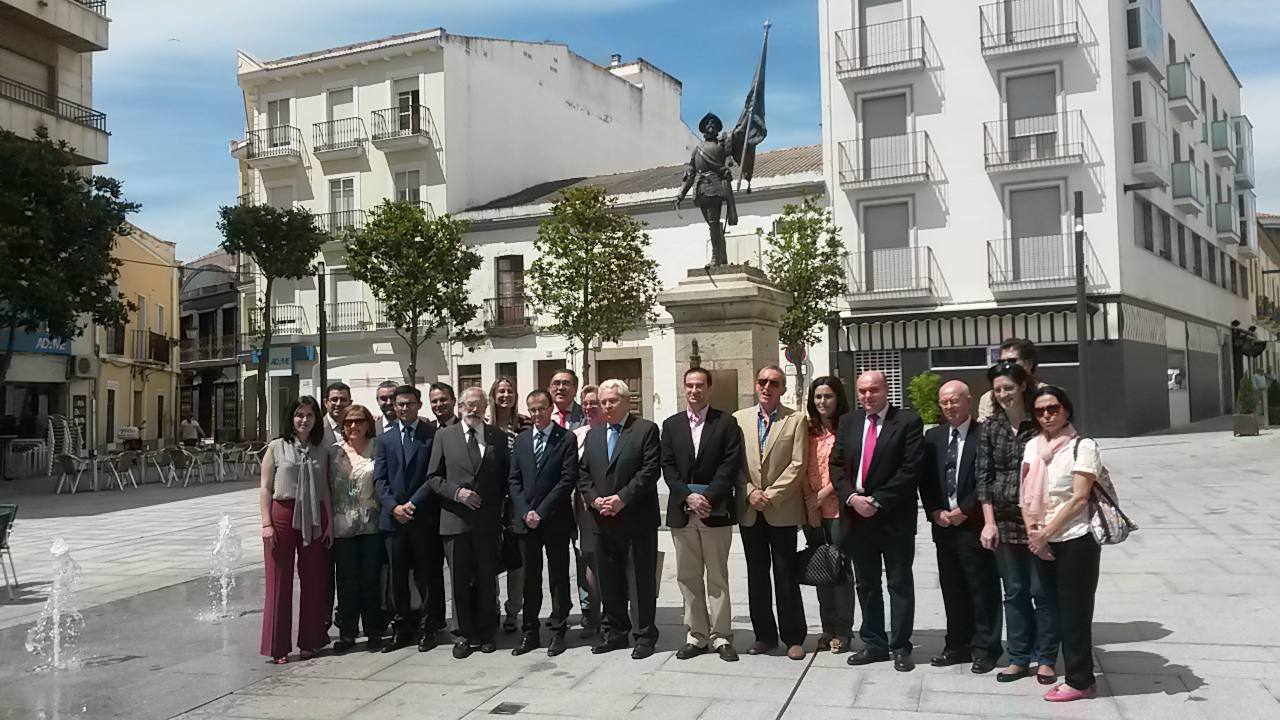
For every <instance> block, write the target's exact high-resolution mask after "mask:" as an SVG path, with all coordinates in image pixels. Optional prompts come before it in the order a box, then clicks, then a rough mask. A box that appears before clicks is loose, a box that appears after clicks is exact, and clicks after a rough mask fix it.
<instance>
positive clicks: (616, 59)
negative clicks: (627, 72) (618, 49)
mask: <svg viewBox="0 0 1280 720" xmlns="http://www.w3.org/2000/svg"><path fill="white" fill-rule="evenodd" d="M621 64H622V56H621V55H619V54H618V53H614V54H612V55H610V56H609V67H618V66H619V65H621Z"/></svg>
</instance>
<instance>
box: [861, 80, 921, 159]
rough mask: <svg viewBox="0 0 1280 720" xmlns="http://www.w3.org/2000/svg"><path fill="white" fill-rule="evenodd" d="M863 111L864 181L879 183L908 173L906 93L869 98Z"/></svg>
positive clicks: (862, 106) (908, 151)
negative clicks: (877, 181)
mask: <svg viewBox="0 0 1280 720" xmlns="http://www.w3.org/2000/svg"><path fill="white" fill-rule="evenodd" d="M861 109H862V137H863V140H862V176H863V178H864V179H866V180H878V179H881V178H892V177H898V176H901V175H907V174H909V173H910V169H909V168H910V166H911V145H910V138H909V137H908V136H907V94H906V93H900V94H898V95H886V96H883V97H875V98H866V99H864V100H863V101H862V105H861Z"/></svg>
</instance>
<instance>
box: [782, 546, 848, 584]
mask: <svg viewBox="0 0 1280 720" xmlns="http://www.w3.org/2000/svg"><path fill="white" fill-rule="evenodd" d="M796 575H797V577H796V581H797V582H799V583H800V584H801V585H813V586H814V587H834V586H836V585H843V584H845V583H847V582H849V581H850V580H851V579H852V577H853V570H852V569H851V568H850V567H849V559H848V558H846V557H845V555H844V553H843V552H841V551H840V548H838V547H836V546H835V545H834V544H833V543H822V544H821V545H809V546H807V547H805V549H803V550H800V551H798V552H797V553H796Z"/></svg>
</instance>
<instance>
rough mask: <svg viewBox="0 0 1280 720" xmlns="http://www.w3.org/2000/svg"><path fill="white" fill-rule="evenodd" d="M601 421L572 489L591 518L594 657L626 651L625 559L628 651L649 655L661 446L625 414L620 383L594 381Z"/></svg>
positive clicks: (650, 428) (654, 433) (652, 428)
mask: <svg viewBox="0 0 1280 720" xmlns="http://www.w3.org/2000/svg"><path fill="white" fill-rule="evenodd" d="M599 397H600V406H601V408H602V409H603V411H604V417H605V424H604V425H601V426H599V427H595V428H592V429H591V430H590V431H589V432H588V433H587V439H586V443H585V445H586V447H585V449H584V450H583V453H582V464H581V467H580V468H579V473H578V490H579V492H581V493H582V498H583V500H584V501H585V502H586V504H587V507H588V508H590V511H591V515H592V517H593V518H594V519H595V525H596V528H595V540H596V553H597V557H596V562H597V563H598V565H599V570H600V572H599V576H598V579H599V582H600V597H601V600H602V601H603V605H604V622H603V624H602V630H603V631H604V640H603V641H602V642H601V643H600V644H598V645H596V646H595V647H594V648H592V649H591V652H592V653H595V654H597V655H598V654H601V653H607V652H609V651H611V650H621V649H623V648H625V647H627V645H628V644H629V643H628V640H627V633H628V632H630V631H631V630H632V625H631V617H630V615H629V614H628V612H627V595H628V590H629V588H628V585H627V561H628V560H630V561H631V563H632V566H633V567H634V568H635V581H636V592H635V598H634V599H635V610H636V619H637V621H638V624H639V627H637V628H635V640H636V646H635V649H634V650H632V651H631V657H633V658H635V659H637V660H642V659H644V658H647V657H649V656H650V655H652V654H653V648H654V645H655V644H656V643H657V641H658V626H657V621H656V614H657V600H658V581H657V577H656V575H657V564H658V526H659V525H661V524H662V517H661V513H660V511H659V510H658V476H659V475H660V474H661V467H662V448H661V444H660V443H659V439H658V426H657V425H655V424H653V423H652V422H650V421H648V420H645V419H644V418H638V417H635V416H633V415H631V413H630V409H631V401H630V398H631V391H630V390H629V389H628V388H627V384H626V383H625V382H623V381H621V380H605V381H604V382H602V383H600V389H599Z"/></svg>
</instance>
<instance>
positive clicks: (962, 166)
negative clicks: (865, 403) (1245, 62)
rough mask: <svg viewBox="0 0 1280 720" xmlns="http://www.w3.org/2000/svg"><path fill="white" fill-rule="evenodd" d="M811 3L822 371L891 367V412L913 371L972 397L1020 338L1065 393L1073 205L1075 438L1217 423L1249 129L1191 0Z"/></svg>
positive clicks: (1249, 195)
mask: <svg viewBox="0 0 1280 720" xmlns="http://www.w3.org/2000/svg"><path fill="white" fill-rule="evenodd" d="M819 5H820V33H821V59H822V67H821V72H822V112H823V117H822V126H823V163H824V169H825V170H824V172H825V176H826V182H827V185H828V187H830V188H831V198H832V207H833V211H834V214H835V221H836V224H837V225H838V226H840V227H841V228H843V229H844V231H845V233H846V243H847V245H848V249H849V251H850V284H851V286H852V288H853V291H854V297H853V302H852V303H851V305H852V310H851V311H850V312H848V313H846V314H845V315H844V317H843V318H842V320H841V323H840V325H839V326H838V327H834V328H832V334H833V339H834V342H833V346H834V349H835V351H834V352H833V353H832V356H831V363H832V365H833V367H836V368H837V369H838V370H839V371H840V373H841V374H842V375H844V376H846V377H852V376H853V375H854V374H855V373H856V372H858V371H859V370H861V369H865V368H879V369H883V370H885V371H887V372H888V373H889V375H890V377H891V378H892V380H893V386H894V395H895V400H897V401H901V400H904V399H905V398H902V396H901V395H902V389H904V388H905V385H906V382H907V380H908V379H909V378H910V377H911V376H913V375H915V374H918V373H920V372H923V371H926V370H929V369H933V370H936V371H938V372H940V373H942V374H943V375H944V376H950V377H960V378H963V379H966V380H967V381H969V382H970V384H971V385H973V386H974V387H977V388H983V387H985V385H986V380H985V375H984V373H983V370H984V369H985V368H986V366H987V365H988V363H989V357H990V356H989V351H990V349H991V348H992V346H996V345H998V344H999V343H1000V342H1001V341H1002V340H1003V339H1004V338H1007V337H1009V336H1015V335H1016V336H1023V337H1027V338H1029V339H1031V340H1033V341H1035V342H1036V343H1037V344H1038V345H1039V346H1040V348H1041V354H1042V358H1041V360H1042V363H1043V366H1042V367H1043V371H1042V373H1041V375H1042V376H1043V378H1044V379H1046V380H1049V381H1052V382H1055V383H1060V384H1062V385H1064V386H1066V387H1067V388H1069V389H1070V388H1073V387H1075V386H1076V385H1077V373H1078V364H1077V354H1076V347H1075V342H1076V334H1075V314H1074V278H1075V274H1076V263H1075V259H1074V244H1073V230H1074V222H1073V218H1072V214H1073V199H1074V197H1075V195H1076V193H1082V195H1083V211H1084V216H1083V217H1084V219H1083V226H1084V230H1085V233H1086V236H1087V246H1086V262H1085V268H1086V274H1087V278H1088V292H1089V300H1090V308H1091V310H1090V314H1091V319H1090V328H1091V330H1090V333H1091V334H1090V337H1091V340H1092V342H1090V344H1089V349H1088V353H1089V355H1088V358H1087V363H1086V366H1087V373H1088V375H1087V380H1088V397H1087V398H1086V399H1085V403H1086V404H1087V405H1088V406H1089V408H1090V414H1089V416H1088V422H1089V425H1090V426H1089V431H1090V432H1093V433H1095V434H1134V433H1140V432H1145V431H1149V430H1155V429H1159V428H1165V427H1169V426H1177V425H1181V424H1185V423H1187V422H1190V421H1193V420H1199V419H1203V418H1208V417H1213V416H1216V415H1219V414H1221V413H1223V412H1224V411H1227V410H1229V408H1230V406H1231V397H1232V386H1233V382H1232V379H1231V366H1232V364H1233V358H1232V350H1231V343H1230V332H1229V325H1230V323H1231V321H1232V320H1241V321H1242V322H1245V324H1248V323H1247V320H1248V318H1249V315H1250V302H1249V299H1248V298H1249V289H1248V287H1247V280H1246V275H1245V273H1244V272H1243V264H1242V262H1243V259H1244V258H1248V257H1251V256H1253V255H1254V254H1256V247H1257V237H1256V228H1255V225H1254V223H1253V221H1252V218H1253V216H1254V194H1253V190H1252V188H1253V182H1254V172H1253V149H1252V135H1251V132H1252V130H1251V126H1250V123H1249V121H1248V119H1247V118H1245V117H1243V116H1242V115H1241V110H1240V82H1239V79H1238V78H1237V77H1236V75H1235V73H1234V72H1233V71H1232V69H1231V67H1230V65H1229V63H1228V61H1227V59H1226V58H1225V57H1224V56H1223V53H1222V51H1221V49H1220V48H1219V47H1218V45H1217V43H1216V42H1215V41H1214V39H1213V37H1212V35H1211V34H1210V32H1209V30H1208V28H1207V27H1206V26H1205V24H1204V22H1203V20H1202V18H1201V17H1200V15H1199V13H1198V12H1197V11H1196V9H1195V7H1194V5H1193V4H1192V3H1191V2H1190V0H1163V2H1162V0H1114V1H1113V2H1105V3H1104V2H1096V1H1088V2H1086V1H1085V0H1000V1H998V2H989V3H985V4H980V3H974V2H956V1H955V0H855V1H854V2H831V1H830V0H821V1H820V3H819ZM1170 369H1178V370H1181V371H1182V373H1183V376H1184V377H1185V378H1186V382H1185V383H1184V384H1182V385H1180V386H1178V387H1176V388H1171V386H1170V383H1168V377H1169V373H1168V371H1169V370H1170Z"/></svg>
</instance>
